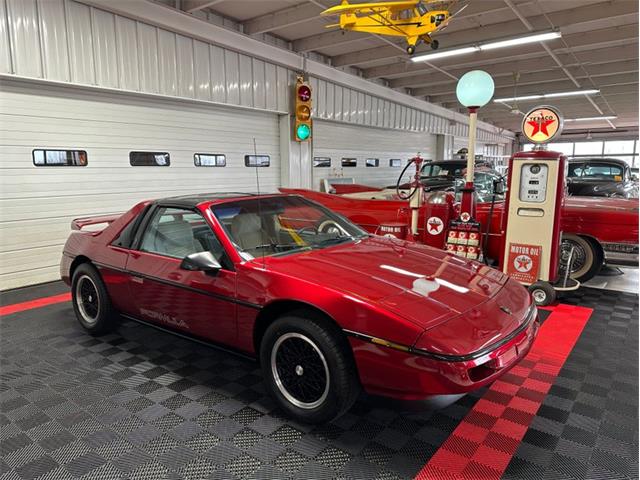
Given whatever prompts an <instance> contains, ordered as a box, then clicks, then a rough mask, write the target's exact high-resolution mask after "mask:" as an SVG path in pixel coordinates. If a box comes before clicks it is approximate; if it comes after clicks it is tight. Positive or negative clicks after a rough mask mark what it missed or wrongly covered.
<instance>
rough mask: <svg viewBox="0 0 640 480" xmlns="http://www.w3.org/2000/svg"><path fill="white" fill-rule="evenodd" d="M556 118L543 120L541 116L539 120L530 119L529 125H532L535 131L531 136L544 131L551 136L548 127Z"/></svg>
mask: <svg viewBox="0 0 640 480" xmlns="http://www.w3.org/2000/svg"><path fill="white" fill-rule="evenodd" d="M553 122H555V120H553V119H551V120H543V119H542V118H539V119H538V120H529V121H528V122H527V125H531V126H532V127H533V132H531V136H532V137H533V136H534V135H535V134H536V133H538V132H542V133H544V134H545V135H547V136H549V132H548V131H547V127H548V126H549V125H551V124H552V123H553Z"/></svg>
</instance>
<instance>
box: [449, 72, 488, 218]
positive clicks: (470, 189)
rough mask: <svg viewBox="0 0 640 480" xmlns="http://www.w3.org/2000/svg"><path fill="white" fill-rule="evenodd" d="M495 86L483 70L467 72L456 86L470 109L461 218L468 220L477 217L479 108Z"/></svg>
mask: <svg viewBox="0 0 640 480" xmlns="http://www.w3.org/2000/svg"><path fill="white" fill-rule="evenodd" d="M494 89H495V86H494V84H493V79H492V78H491V75H489V74H488V73H487V72H484V71H482V70H472V71H471V72H467V73H465V74H464V75H463V76H462V78H460V80H458V85H457V87H456V96H457V97H458V101H459V102H460V103H461V104H462V105H464V106H465V107H467V108H468V109H469V148H468V153H467V176H466V179H465V186H464V188H463V189H462V202H461V209H460V212H461V213H460V218H461V219H462V220H463V221H468V220H469V219H471V218H475V214H476V208H475V207H476V204H475V195H474V192H475V188H474V185H473V174H474V170H475V168H474V167H475V160H476V158H475V157H476V124H477V122H478V109H479V108H480V107H484V106H485V105H486V104H487V103H489V100H491V97H493V92H494Z"/></svg>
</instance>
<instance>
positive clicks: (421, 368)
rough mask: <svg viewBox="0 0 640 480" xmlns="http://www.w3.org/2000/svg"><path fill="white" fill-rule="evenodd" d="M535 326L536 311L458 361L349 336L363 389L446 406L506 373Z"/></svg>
mask: <svg viewBox="0 0 640 480" xmlns="http://www.w3.org/2000/svg"><path fill="white" fill-rule="evenodd" d="M539 325H540V323H539V320H538V316H537V314H536V315H535V316H534V318H531V319H529V320H528V323H527V324H526V325H525V328H523V329H519V330H518V331H517V334H516V335H514V336H511V337H510V338H509V339H508V341H507V342H504V343H500V342H499V344H498V345H497V346H496V347H495V348H493V349H489V350H488V351H485V352H483V353H482V355H481V356H477V357H475V356H474V357H473V358H470V359H463V360H460V361H455V360H441V359H437V358H431V357H429V356H425V355H421V354H420V353H417V352H415V351H401V350H399V349H397V348H390V347H389V346H386V345H383V344H380V343H378V342H371V341H367V340H366V339H365V338H362V337H357V336H350V337H349V341H350V343H351V346H352V348H353V352H354V358H355V361H356V365H357V367H358V373H359V376H360V381H361V383H362V386H363V388H364V389H365V391H366V392H367V393H369V394H372V395H380V396H384V397H389V398H392V399H394V400H396V401H401V402H403V403H404V404H406V403H407V402H415V403H417V404H418V405H420V404H422V405H425V406H427V407H429V408H433V407H434V406H435V407H442V406H446V405H447V404H449V403H452V402H453V401H456V400H457V399H458V398H460V396H461V395H464V394H465V393H468V392H471V391H473V390H477V389H479V388H482V387H483V386H485V385H487V384H489V383H491V382H493V381H495V380H496V379H498V378H499V377H501V376H502V375H504V374H505V373H507V372H508V371H509V370H510V369H511V368H513V367H514V366H515V365H516V364H518V362H520V361H521V360H522V359H523V358H524V357H525V356H526V355H527V354H528V353H529V350H530V349H531V346H532V345H533V342H534V340H535V337H536V335H537V332H538V328H539Z"/></svg>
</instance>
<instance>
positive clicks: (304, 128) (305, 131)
mask: <svg viewBox="0 0 640 480" xmlns="http://www.w3.org/2000/svg"><path fill="white" fill-rule="evenodd" d="M309 135H311V129H310V128H309V125H306V124H304V123H301V124H300V125H298V128H296V136H297V137H298V139H300V140H306V139H307V138H309Z"/></svg>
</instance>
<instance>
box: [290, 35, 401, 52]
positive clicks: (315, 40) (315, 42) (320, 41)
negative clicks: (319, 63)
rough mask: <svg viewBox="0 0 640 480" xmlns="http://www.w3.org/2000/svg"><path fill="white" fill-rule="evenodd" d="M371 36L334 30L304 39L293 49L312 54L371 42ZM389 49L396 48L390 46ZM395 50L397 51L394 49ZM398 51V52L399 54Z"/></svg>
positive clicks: (295, 41)
mask: <svg viewBox="0 0 640 480" xmlns="http://www.w3.org/2000/svg"><path fill="white" fill-rule="evenodd" d="M371 38H372V37H371V36H370V35H363V34H362V33H361V32H351V31H344V30H334V31H332V32H327V33H318V34H317V35H311V36H309V37H303V38H300V39H298V40H294V41H293V42H292V46H293V49H294V50H295V51H296V52H310V51H312V50H321V49H323V48H326V47H335V46H336V45H343V44H345V43H351V42H361V41H363V40H371ZM388 48H392V49H393V48H394V47H391V46H389V47H388ZM394 50H395V49H394ZM397 51H398V50H396V52H397Z"/></svg>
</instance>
